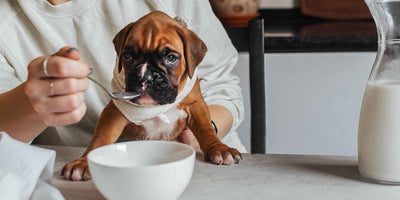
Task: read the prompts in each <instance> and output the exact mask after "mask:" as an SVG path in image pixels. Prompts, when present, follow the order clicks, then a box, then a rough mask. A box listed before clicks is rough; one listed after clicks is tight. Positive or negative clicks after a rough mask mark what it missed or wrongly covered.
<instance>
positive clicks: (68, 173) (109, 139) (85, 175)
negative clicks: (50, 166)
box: [61, 101, 128, 181]
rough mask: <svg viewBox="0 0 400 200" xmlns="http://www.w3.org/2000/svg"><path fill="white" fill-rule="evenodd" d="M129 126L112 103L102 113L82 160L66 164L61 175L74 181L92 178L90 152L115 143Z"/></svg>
mask: <svg viewBox="0 0 400 200" xmlns="http://www.w3.org/2000/svg"><path fill="white" fill-rule="evenodd" d="M127 124H128V120H127V119H126V118H125V117H124V116H123V115H122V114H121V112H120V111H119V110H118V109H117V108H116V107H115V106H114V104H113V103H112V101H110V103H109V104H108V105H107V106H106V107H105V108H104V110H103V112H102V113H101V116H100V118H99V120H98V122H97V125H96V129H95V131H94V135H93V138H92V139H91V140H90V143H89V145H88V147H87V149H86V151H85V153H83V155H82V156H81V157H80V158H78V159H76V160H74V161H72V162H70V163H68V164H66V165H65V166H64V168H63V169H62V171H61V175H62V176H64V177H65V178H66V179H69V180H72V181H80V180H83V181H86V180H89V179H90V178H91V174H90V171H89V168H88V162H87V155H88V154H89V152H90V151H91V150H93V149H95V148H98V147H101V146H104V145H107V144H113V143H115V142H116V141H117V139H118V137H119V136H120V135H121V133H122V131H123V130H124V128H125V126H126V125H127Z"/></svg>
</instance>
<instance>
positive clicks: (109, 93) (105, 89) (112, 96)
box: [88, 76, 115, 99]
mask: <svg viewBox="0 0 400 200" xmlns="http://www.w3.org/2000/svg"><path fill="white" fill-rule="evenodd" d="M88 79H89V80H91V81H93V82H94V83H96V84H97V85H98V86H100V87H101V88H103V90H104V91H106V92H107V94H108V95H109V96H110V97H111V98H114V99H115V96H114V95H113V94H112V93H111V92H109V91H108V90H107V88H105V87H104V86H103V85H102V84H100V83H99V82H97V81H96V80H94V79H93V78H92V77H90V76H88Z"/></svg>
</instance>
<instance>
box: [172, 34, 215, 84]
mask: <svg viewBox="0 0 400 200" xmlns="http://www.w3.org/2000/svg"><path fill="white" fill-rule="evenodd" d="M176 29H177V32H178V34H179V36H180V37H181V39H182V41H183V45H184V54H185V61H186V70H187V72H188V73H189V77H190V78H192V76H193V73H194V70H195V69H196V67H197V65H198V64H199V63H200V62H201V61H202V60H203V58H204V56H205V55H206V52H207V46H206V45H205V44H204V42H203V41H202V40H201V39H200V38H199V37H198V36H197V35H196V34H195V33H194V32H193V31H191V30H189V29H186V28H179V27H176Z"/></svg>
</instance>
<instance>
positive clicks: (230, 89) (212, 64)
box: [187, 0, 244, 132]
mask: <svg viewBox="0 0 400 200" xmlns="http://www.w3.org/2000/svg"><path fill="white" fill-rule="evenodd" d="M191 2H192V3H191V5H189V6H188V7H189V8H188V10H189V12H187V13H188V15H187V21H188V25H189V26H188V28H189V29H191V30H192V31H194V32H195V33H196V34H197V35H198V36H199V37H200V38H201V39H202V40H203V42H204V43H205V44H206V46H207V49H208V51H207V54H206V56H205V58H204V59H203V61H202V62H201V63H200V64H199V66H198V73H199V79H200V86H201V92H202V95H203V97H204V100H205V101H206V103H207V104H208V105H221V106H223V107H225V108H227V109H228V110H229V111H230V112H231V113H232V116H233V125H232V128H231V132H232V131H234V130H235V129H236V128H237V127H238V126H239V124H240V123H241V122H242V121H243V119H244V106H243V96H242V91H241V88H240V86H239V77H237V76H235V75H233V74H232V69H233V67H234V66H235V65H236V62H237V59H238V53H237V51H236V49H235V48H234V46H233V45H232V42H231V40H230V39H229V37H228V35H227V33H226V31H225V29H224V27H223V26H222V24H221V23H220V21H219V20H218V18H217V17H216V16H215V15H214V13H213V11H212V8H211V6H210V4H209V1H208V0H192V1H191Z"/></svg>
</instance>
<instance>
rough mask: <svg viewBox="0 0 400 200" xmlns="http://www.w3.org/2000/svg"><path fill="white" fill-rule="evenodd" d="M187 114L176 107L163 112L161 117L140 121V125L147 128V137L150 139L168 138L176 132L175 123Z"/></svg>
mask: <svg viewBox="0 0 400 200" xmlns="http://www.w3.org/2000/svg"><path fill="white" fill-rule="evenodd" d="M186 117H187V114H186V112H185V111H183V110H179V109H177V108H176V107H174V108H171V109H169V110H168V111H167V112H165V113H163V114H162V116H161V117H154V118H151V119H147V120H144V121H142V122H140V125H141V126H143V127H144V129H145V130H146V132H147V134H146V137H147V138H146V139H149V140H157V139H162V140H167V139H168V138H171V137H172V136H173V134H174V132H175V124H176V122H177V121H178V120H179V119H184V118H186Z"/></svg>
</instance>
